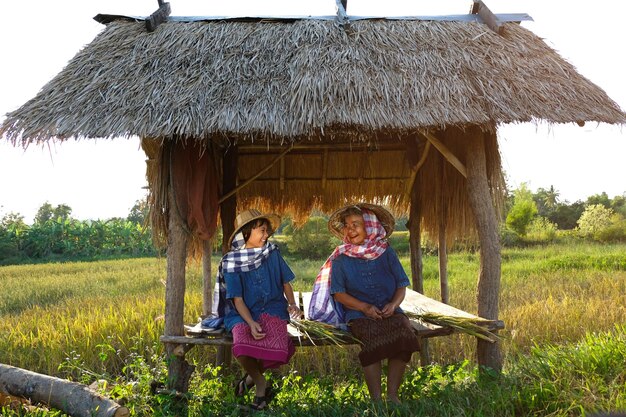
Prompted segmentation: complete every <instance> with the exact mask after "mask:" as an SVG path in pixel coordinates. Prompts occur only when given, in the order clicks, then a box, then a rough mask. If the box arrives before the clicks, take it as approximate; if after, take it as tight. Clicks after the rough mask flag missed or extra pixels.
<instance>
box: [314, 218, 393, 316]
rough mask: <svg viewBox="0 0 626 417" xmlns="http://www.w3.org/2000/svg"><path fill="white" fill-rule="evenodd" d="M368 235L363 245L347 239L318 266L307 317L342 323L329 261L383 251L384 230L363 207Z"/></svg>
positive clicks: (385, 247)
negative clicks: (332, 284) (331, 282)
mask: <svg viewBox="0 0 626 417" xmlns="http://www.w3.org/2000/svg"><path fill="white" fill-rule="evenodd" d="M362 212H363V220H364V222H365V233H366V234H367V237H366V238H365V242H363V244H362V245H353V244H352V243H350V242H349V241H348V240H347V239H346V238H344V241H343V242H344V243H343V244H341V245H339V246H337V247H336V248H335V250H334V251H333V253H332V254H331V255H330V256H329V257H328V259H326V262H324V265H322V268H321V269H320V272H319V274H318V275H317V278H316V279H315V284H314V285H313V294H312V296H311V304H310V305H309V319H311V320H317V321H322V322H325V323H329V324H332V325H335V326H338V325H341V324H343V323H344V311H343V307H342V306H341V304H340V303H335V301H334V299H333V297H331V294H330V279H331V278H330V268H331V264H332V261H333V260H334V259H335V258H337V257H338V256H340V255H346V256H350V257H352V258H361V259H376V258H378V257H379V256H380V255H382V254H383V253H385V251H386V250H387V247H388V246H389V244H388V243H387V240H386V239H385V237H386V236H387V232H386V231H385V228H384V227H383V225H382V224H381V223H380V221H379V220H378V218H377V217H376V215H375V214H374V213H373V212H371V211H369V210H362Z"/></svg>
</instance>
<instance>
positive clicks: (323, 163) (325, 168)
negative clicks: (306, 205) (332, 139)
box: [322, 148, 328, 190]
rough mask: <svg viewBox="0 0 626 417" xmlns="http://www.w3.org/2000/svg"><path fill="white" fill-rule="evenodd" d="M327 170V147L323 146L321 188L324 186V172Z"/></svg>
mask: <svg viewBox="0 0 626 417" xmlns="http://www.w3.org/2000/svg"><path fill="white" fill-rule="evenodd" d="M327 171H328V148H324V154H323V155H322V190H324V189H325V188H326V172H327Z"/></svg>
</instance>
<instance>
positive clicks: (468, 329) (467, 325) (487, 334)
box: [404, 311, 500, 343]
mask: <svg viewBox="0 0 626 417" xmlns="http://www.w3.org/2000/svg"><path fill="white" fill-rule="evenodd" d="M404 314H406V315H407V317H408V318H409V319H411V320H420V321H423V322H427V323H432V324H436V325H437V326H442V327H452V328H453V329H454V330H456V331H459V332H461V333H466V334H469V335H470V336H475V337H478V338H480V339H483V340H486V341H488V342H491V343H495V342H497V341H498V340H500V336H498V335H497V334H495V333H493V332H491V331H490V330H489V328H488V327H487V326H489V325H490V324H495V321H493V320H487V319H482V318H479V317H477V318H470V317H460V316H448V315H444V314H438V313H430V312H426V311H404Z"/></svg>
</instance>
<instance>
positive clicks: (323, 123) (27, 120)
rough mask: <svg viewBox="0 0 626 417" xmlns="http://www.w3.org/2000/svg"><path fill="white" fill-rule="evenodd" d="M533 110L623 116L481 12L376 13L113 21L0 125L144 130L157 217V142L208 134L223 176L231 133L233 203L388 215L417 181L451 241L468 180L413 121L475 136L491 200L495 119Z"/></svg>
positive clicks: (463, 137)
mask: <svg viewBox="0 0 626 417" xmlns="http://www.w3.org/2000/svg"><path fill="white" fill-rule="evenodd" d="M537 120H544V121H547V122H551V123H568V122H581V121H598V122H606V123H626V115H625V114H624V112H622V110H621V109H620V108H619V107H618V106H617V104H615V103H614V102H613V101H612V100H611V99H610V98H609V97H608V96H607V95H606V93H605V92H604V91H602V89H600V88H599V87H597V86H596V85H594V84H593V83H591V82H590V81H589V80H587V79H586V78H584V77H583V76H581V75H580V74H578V73H577V72H576V70H575V68H574V67H573V66H572V65H571V64H569V63H568V62H566V61H565V60H564V59H562V58H561V57H560V56H559V55H558V54H557V53H556V52H555V51H554V50H552V49H551V48H549V47H548V46H547V45H546V44H545V43H544V42H543V41H542V40H541V39H539V38H538V37H537V36H536V35H534V34H533V33H532V32H530V31H528V30H526V29H524V28H523V27H521V26H520V25H518V24H515V23H506V24H505V30H504V33H503V34H502V35H498V34H496V33H495V32H493V31H491V30H490V29H489V28H488V27H487V26H486V25H483V24H481V23H476V22H453V21H410V20H396V21H391V20H375V19H371V20H361V21H356V22H352V23H351V24H350V25H349V28H347V29H344V28H343V27H341V26H339V25H338V24H337V23H336V22H334V21H327V20H326V21H325V20H289V21H287V20H285V21H279V20H269V21H268V20H256V21H254V20H252V21H193V22H182V21H175V22H168V23H165V24H162V25H160V26H159V27H158V28H157V30H156V31H154V32H151V33H149V32H147V31H146V29H145V25H144V22H136V21H132V20H128V19H120V20H116V21H113V22H112V23H109V24H108V25H107V27H106V29H105V30H103V32H102V33H101V34H100V35H98V36H97V37H96V39H94V41H93V42H91V43H90V44H89V45H87V46H86V47H85V48H84V49H83V50H82V51H80V52H79V53H78V54H77V55H76V57H74V58H73V59H72V60H71V61H70V62H69V64H68V65H67V67H66V68H65V69H63V71H61V73H59V74H58V75H57V76H56V77H55V78H54V79H53V80H52V81H50V82H49V83H48V84H47V85H45V86H44V87H43V89H42V90H41V91H40V92H39V94H37V96H36V97H34V98H33V99H32V100H30V101H28V102H27V103H25V104H24V105H23V106H22V107H21V108H19V109H17V110H16V111H14V112H12V113H9V114H8V115H7V118H6V120H5V121H4V123H3V124H2V125H1V126H0V135H2V136H4V137H6V138H7V139H8V140H10V141H12V142H13V143H14V144H22V145H28V144H31V143H41V142H45V141H48V140H51V139H52V140H65V139H67V138H70V137H76V138H102V137H104V138H112V137H126V136H133V135H136V136H140V137H142V138H155V140H154V141H153V142H152V144H151V145H149V147H148V148H147V149H146V150H147V152H148V151H149V152H148V153H149V156H150V161H151V162H150V165H151V167H149V168H150V169H149V171H150V172H149V174H150V175H149V177H151V178H152V179H150V186H151V198H152V200H153V201H152V204H153V210H155V211H154V213H156V216H157V218H156V221H155V222H154V224H153V225H155V226H156V229H165V225H166V224H165V222H164V221H165V217H164V215H165V214H166V213H167V204H166V199H165V195H164V194H163V193H164V191H165V190H166V188H164V187H165V186H166V185H167V184H166V183H164V182H163V181H167V178H168V175H169V174H168V171H167V169H168V168H167V166H164V164H163V163H162V159H163V158H162V152H163V146H162V145H163V144H167V143H172V142H173V141H177V143H181V142H187V141H199V142H200V143H201V144H203V145H208V144H210V145H211V146H206V147H205V149H207V152H211V154H212V157H213V159H214V161H215V163H216V165H217V166H216V168H217V172H218V176H221V175H223V174H222V169H221V167H220V166H219V165H220V164H221V163H222V157H223V154H224V152H225V149H227V148H228V145H230V144H233V143H236V144H237V145H238V152H239V158H238V165H237V166H238V172H237V173H236V175H237V181H238V183H239V184H242V183H244V182H245V181H247V180H250V179H253V178H254V179H255V180H254V181H253V182H251V184H250V185H248V186H247V187H244V188H242V189H241V190H239V192H238V193H237V198H238V202H239V203H238V204H239V205H240V207H243V206H245V207H250V206H256V207H257V208H259V209H262V210H272V211H278V212H281V213H285V212H290V213H291V214H292V215H294V216H296V217H300V218H302V216H304V215H306V214H307V213H308V212H309V210H310V209H311V208H319V209H321V210H324V211H332V210H334V209H335V208H337V207H338V206H341V205H343V204H345V203H346V202H348V201H354V200H362V201H371V202H378V203H383V204H385V205H387V206H388V207H390V208H391V209H392V211H394V213H395V214H396V215H397V214H404V213H406V212H407V208H408V205H409V203H410V200H409V191H410V185H411V184H412V183H413V182H415V184H417V186H418V187H419V194H420V197H419V201H420V203H419V204H420V206H421V213H422V214H421V216H422V218H423V219H424V222H423V223H422V225H423V227H424V228H425V230H426V231H429V232H433V233H435V234H436V231H437V228H438V218H443V219H444V221H445V222H446V224H447V233H448V236H449V237H452V236H458V235H459V234H460V233H463V232H468V231H471V229H472V223H473V222H472V221H470V218H471V210H470V207H469V204H468V201H467V195H466V183H465V178H464V177H463V176H462V175H460V174H459V172H458V171H457V170H455V169H454V168H453V167H452V166H451V165H450V164H449V163H448V162H446V161H445V160H444V158H443V157H442V155H441V154H440V153H439V152H437V151H435V150H434V149H433V150H430V153H428V146H426V143H427V141H426V140H425V138H424V136H423V135H422V133H423V131H424V130H428V131H430V132H433V133H434V134H435V135H436V136H437V137H438V138H439V139H440V140H441V141H442V142H443V143H444V144H445V145H446V146H447V147H448V149H450V151H451V152H452V154H454V155H455V156H456V157H458V158H459V159H461V162H463V158H464V155H465V152H464V143H465V141H467V140H472V138H475V137H476V135H483V136H484V138H485V146H486V150H487V168H488V173H487V175H488V179H489V181H490V186H491V190H492V194H493V198H494V201H495V202H496V204H497V203H498V202H499V201H501V198H502V195H503V190H504V181H503V179H502V172H501V167H500V159H499V152H498V144H497V140H496V136H495V130H496V127H497V125H498V124H500V123H511V122H528V121H537ZM467 132H470V134H469V135H468V134H467ZM291 145H294V146H293V149H291V150H290V151H289V152H288V153H287V154H286V155H284V156H283V157H282V158H281V159H277V157H278V156H279V155H280V154H281V153H282V152H284V151H285V150H286V149H287V148H288V147H290V146H291ZM423 156H426V158H425V159H424V161H423V165H422V166H421V168H420V169H419V171H418V172H417V174H416V175H414V174H412V170H411V168H412V167H414V166H415V165H416V163H417V161H418V160H420V159H422V157H423ZM155 164H156V165H155ZM267 167H269V169H268V170H266V171H264V172H262V173H261V171H263V170H264V169H265V168H267ZM260 173H261V174H260ZM220 180H221V178H220ZM220 184H221V181H220ZM159 216H160V217H159ZM153 220H154V219H153ZM159 224H160V227H159Z"/></svg>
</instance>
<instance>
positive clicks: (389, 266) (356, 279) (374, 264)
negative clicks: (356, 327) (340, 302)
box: [330, 246, 410, 322]
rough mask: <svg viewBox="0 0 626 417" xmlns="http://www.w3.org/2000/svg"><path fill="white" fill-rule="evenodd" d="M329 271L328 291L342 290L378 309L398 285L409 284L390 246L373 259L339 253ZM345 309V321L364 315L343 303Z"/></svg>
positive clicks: (390, 296)
mask: <svg viewBox="0 0 626 417" xmlns="http://www.w3.org/2000/svg"><path fill="white" fill-rule="evenodd" d="M330 274H331V275H330V277H331V281H330V293H331V294H335V293H338V292H344V293H346V294H348V295H351V296H353V297H354V298H356V299H357V300H359V301H363V302H365V303H368V304H372V305H375V306H376V307H378V308H380V309H382V308H383V307H384V306H385V305H386V304H387V303H388V302H390V301H391V299H392V298H393V295H394V294H395V292H396V290H397V289H398V288H402V287H407V286H409V284H410V282H409V278H408V277H407V275H406V273H405V272H404V269H403V268H402V265H401V264H400V260H399V259H398V255H396V252H395V251H394V250H393V249H392V248H391V246H388V247H387V250H386V251H385V252H384V253H383V254H382V255H380V256H379V257H378V258H376V259H372V260H367V259H361V258H351V257H349V256H347V255H341V256H339V257H338V258H336V259H334V260H333V262H332V266H331V272H330ZM344 309H345V320H346V322H349V321H350V320H354V319H358V318H361V317H365V315H364V314H363V313H361V312H360V311H357V310H351V309H349V308H346V307H345V306H344ZM396 312H398V313H401V312H402V309H400V308H397V309H396Z"/></svg>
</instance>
